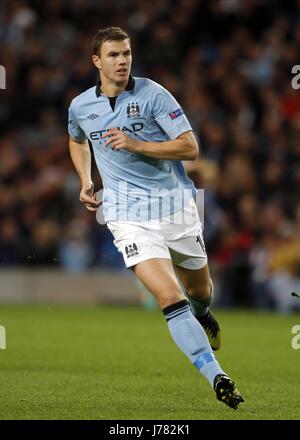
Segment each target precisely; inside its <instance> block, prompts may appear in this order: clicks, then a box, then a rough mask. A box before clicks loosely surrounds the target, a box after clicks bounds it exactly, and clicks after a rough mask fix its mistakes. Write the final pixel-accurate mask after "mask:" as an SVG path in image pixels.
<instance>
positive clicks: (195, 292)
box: [175, 264, 211, 299]
mask: <svg viewBox="0 0 300 440" xmlns="http://www.w3.org/2000/svg"><path fill="white" fill-rule="evenodd" d="M175 269H176V272H177V274H178V276H179V279H180V281H181V282H182V284H183V286H184V287H185V289H186V290H187V292H188V294H189V295H191V296H192V297H195V298H200V299H201V298H206V297H208V296H210V292H211V279H210V273H209V267H208V264H206V265H205V266H204V267H202V268H201V269H196V270H191V269H186V268H184V267H180V266H175Z"/></svg>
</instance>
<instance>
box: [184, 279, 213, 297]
mask: <svg viewBox="0 0 300 440" xmlns="http://www.w3.org/2000/svg"><path fill="white" fill-rule="evenodd" d="M188 293H189V295H190V296H191V297H192V298H195V299H199V300H204V299H209V298H210V297H211V294H212V283H211V281H210V280H209V281H208V282H204V283H201V284H199V285H197V286H193V287H190V288H189V289H188Z"/></svg>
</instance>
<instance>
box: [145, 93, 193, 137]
mask: <svg viewBox="0 0 300 440" xmlns="http://www.w3.org/2000/svg"><path fill="white" fill-rule="evenodd" d="M152 115H153V118H154V120H155V121H156V122H157V124H158V125H159V126H160V127H161V128H162V129H163V130H164V132H165V133H166V134H167V135H168V136H169V138H170V139H176V138H177V137H178V136H180V135H181V134H182V133H184V132H186V131H190V130H192V127H191V125H190V123H189V121H188V120H187V117H186V116H185V114H184V112H183V110H182V108H181V107H180V105H179V104H178V102H177V101H176V99H175V98H174V97H173V96H172V95H171V93H170V92H168V91H167V90H166V89H164V88H163V87H159V89H158V91H157V93H156V94H155V97H154V102H153V106H152Z"/></svg>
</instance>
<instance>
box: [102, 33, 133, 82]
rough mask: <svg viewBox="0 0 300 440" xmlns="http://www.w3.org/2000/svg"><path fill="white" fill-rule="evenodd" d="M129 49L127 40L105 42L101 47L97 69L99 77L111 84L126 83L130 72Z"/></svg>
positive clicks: (130, 59) (130, 58) (130, 57)
mask: <svg viewBox="0 0 300 440" xmlns="http://www.w3.org/2000/svg"><path fill="white" fill-rule="evenodd" d="M131 62H132V55H131V48H130V42H129V39H126V40H123V41H105V42H104V43H103V44H102V46H101V54H100V57H99V68H100V72H101V76H105V77H106V78H107V79H109V80H110V81H111V82H115V83H116V84H122V83H125V82H127V81H128V78H129V75H130V70H131Z"/></svg>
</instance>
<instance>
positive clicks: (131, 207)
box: [68, 77, 196, 221]
mask: <svg viewBox="0 0 300 440" xmlns="http://www.w3.org/2000/svg"><path fill="white" fill-rule="evenodd" d="M113 127H118V128H119V129H120V130H122V131H124V132H125V133H126V134H127V135H128V136H131V137H133V138H134V139H137V140H142V141H148V142H163V141H166V140H170V139H176V138H177V137H178V136H180V135H181V134H182V133H184V132H187V131H190V130H192V128H191V126H190V124H189V122H188V120H187V118H186V116H185V115H184V113H183V110H182V109H181V108H180V106H179V104H178V102H177V101H176V100H175V99H174V97H173V96H172V95H171V94H170V93H169V92H168V91H167V90H166V89H165V88H163V87H162V86H161V85H159V84H157V83H156V82H154V81H152V80H150V79H147V78H136V77H135V78H133V77H130V79H129V83H128V86H127V88H126V90H124V91H123V92H122V93H121V94H120V95H119V96H118V97H117V98H116V101H115V107H114V109H113V108H112V107H111V103H110V100H109V98H108V97H107V96H106V95H104V94H103V93H101V90H100V83H98V85H97V86H94V87H91V88H90V89H88V90H86V91H85V92H83V93H82V94H80V95H78V96H77V97H76V98H74V99H73V101H72V102H71V105H70V108H69V126H68V130H69V134H70V136H71V137H72V138H74V139H75V140H78V141H84V140H86V139H88V140H89V141H90V142H91V144H92V147H93V151H94V156H95V160H96V164H97V167H98V169H99V172H100V175H101V177H102V182H103V188H104V193H103V214H104V218H105V220H106V221H142V220H152V219H159V218H162V217H165V216H168V215H172V214H173V213H175V212H177V211H178V210H180V209H182V208H184V207H185V206H186V205H187V204H188V203H189V202H190V199H191V198H192V197H195V194H196V189H195V187H194V185H193V182H192V181H191V180H190V179H189V178H188V177H187V175H186V172H185V170H184V167H183V165H182V163H181V161H178V160H161V159H155V158H152V157H147V156H145V155H142V154H137V153H131V152H129V151H126V150H120V151H115V150H112V149H111V147H110V145H109V146H105V141H106V140H107V138H104V139H102V135H103V134H104V133H105V132H106V131H107V130H109V129H110V128H113ZM157 148H160V146H159V144H158V145H157Z"/></svg>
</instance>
